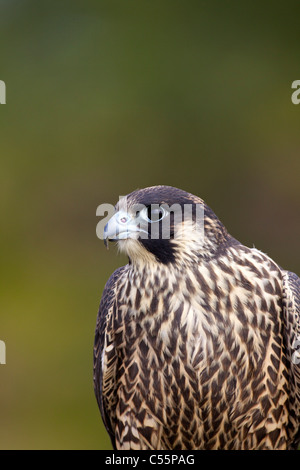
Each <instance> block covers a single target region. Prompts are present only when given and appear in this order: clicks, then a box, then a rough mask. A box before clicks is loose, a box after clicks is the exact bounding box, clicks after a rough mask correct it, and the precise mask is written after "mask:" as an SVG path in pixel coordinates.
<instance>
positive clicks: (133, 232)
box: [103, 211, 148, 249]
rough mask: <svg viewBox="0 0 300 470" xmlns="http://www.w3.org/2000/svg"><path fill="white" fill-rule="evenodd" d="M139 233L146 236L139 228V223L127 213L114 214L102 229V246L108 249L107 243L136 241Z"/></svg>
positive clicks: (144, 231)
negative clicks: (132, 239) (128, 239)
mask: <svg viewBox="0 0 300 470" xmlns="http://www.w3.org/2000/svg"><path fill="white" fill-rule="evenodd" d="M139 232H143V233H146V234H148V232H146V230H143V229H142V228H141V227H140V225H139V222H138V221H137V220H136V219H134V218H132V216H130V215H129V214H128V213H127V212H125V211H119V212H116V214H114V215H113V216H112V217H111V219H110V220H109V221H108V222H107V224H106V225H105V227H104V235H103V241H104V245H105V246H106V248H107V249H108V242H109V241H117V240H126V239H127V238H135V239H137V238H138V234H139Z"/></svg>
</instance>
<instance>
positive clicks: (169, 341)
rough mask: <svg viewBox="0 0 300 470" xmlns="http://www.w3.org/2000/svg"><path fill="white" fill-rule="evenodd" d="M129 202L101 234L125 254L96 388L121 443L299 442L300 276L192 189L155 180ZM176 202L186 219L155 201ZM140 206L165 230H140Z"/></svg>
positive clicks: (98, 344)
mask: <svg viewBox="0 0 300 470" xmlns="http://www.w3.org/2000/svg"><path fill="white" fill-rule="evenodd" d="M124 201H125V200H124ZM124 201H123V200H121V201H119V203H118V205H117V206H116V212H117V214H121V215H122V216H123V217H122V218H121V219H120V218H119V219H118V217H119V215H118V216H114V218H113V219H111V220H112V221H110V222H109V223H108V225H107V227H106V230H105V238H106V239H107V240H108V239H110V238H113V239H115V240H118V245H119V248H120V249H121V250H123V251H125V252H126V253H127V254H128V257H129V264H127V265H126V266H124V267H121V268H119V269H117V271H115V273H114V274H113V275H112V276H111V277H110V279H109V281H108V282H107V284H106V286H105V289H104V292H103V296H102V299H101V303H100V309H99V314H98V319H97V326H96V336H95V347H94V386H95V393H96V398H97V401H98V405H99V408H100V411H101V415H102V418H103V421H104V424H105V427H106V429H107V431H108V433H109V434H110V437H111V440H112V444H113V446H114V448H117V449H182V450H185V449H192V450H195V449H292V448H296V446H297V444H298V442H299V439H300V435H299V434H300V431H299V426H300V421H299V420H300V418H299V416H300V355H299V350H298V348H299V346H300V320H299V315H300V279H299V278H298V277H297V276H296V275H295V274H293V273H290V272H288V271H284V270H283V269H281V268H280V267H279V266H278V265H277V264H276V263H275V262H274V261H272V260H271V259H270V258H269V257H268V256H267V255H265V254H263V253H261V252H260V251H258V250H257V249H250V248H247V247H245V246H243V245H242V244H241V243H240V242H238V241H237V240H235V239H234V238H232V237H231V236H230V235H229V234H228V232H227V230H226V229H225V227H224V226H223V224H222V223H221V222H220V221H219V219H218V218H217V217H216V215H215V214H214V213H213V211H212V210H211V209H210V208H209V207H208V206H207V205H206V204H205V203H204V202H203V201H202V200H201V199H200V198H198V197H196V196H193V195H191V194H189V193H186V192H185V191H181V190H179V189H176V188H172V187H168V186H156V187H151V188H146V189H142V190H138V191H135V192H133V193H131V194H130V195H129V196H128V197H127V199H126V202H127V207H125V203H124ZM175 203H176V204H179V206H181V207H183V206H184V204H191V205H192V209H193V210H192V213H191V219H190V220H184V221H183V222H181V221H179V222H178V220H175V219H174V218H172V215H170V214H169V213H167V212H165V211H164V210H162V211H161V212H159V211H158V210H157V205H158V206H159V207H164V204H165V205H169V206H172V204H175ZM138 204H139V205H141V204H143V205H144V206H146V209H145V210H144V212H140V211H138V213H137V212H136V211H135V210H134V208H136V206H137V205H138ZM153 204H155V205H156V206H155V207H156V208H155V210H153V212H151V208H152V207H153V206H151V205H153ZM197 206H198V207H200V208H201V209H202V210H203V216H204V218H203V219H202V222H203V226H202V230H201V227H200V226H199V225H196V226H195V221H196V219H195V213H196V211H195V209H196V208H197ZM125 209H126V210H125ZM145 211H146V212H145ZM155 211H156V212H155ZM124 214H127V215H128V217H127V216H125V215H124ZM141 214H142V215H141ZM138 216H139V221H141V220H144V221H145V220H147V221H148V231H149V230H150V229H149V227H150V226H153V222H155V223H156V224H157V225H158V228H159V230H158V234H159V235H158V238H156V239H150V238H144V237H142V236H141V234H142V233H144V236H145V231H146V230H145V227H146V225H144V226H143V222H142V224H141V223H140V224H139V225H138V224H135V221H136V220H137V217H138ZM126 217H127V219H128V220H127V221H125V219H126ZM141 217H142V219H141ZM143 217H144V219H143ZM165 217H170V221H171V222H170V227H171V231H170V237H169V238H164V237H163V236H162V231H161V224H162V220H163V219H164V218H165ZM116 220H117V221H120V220H121V222H118V224H119V225H118V228H119V232H116V231H115V228H116V227H115V225H116ZM125 222H126V223H125ZM121 223H122V224H123V223H125V225H126V227H125V226H123V227H121V228H120V224H121ZM134 224H135V225H134ZM113 225H114V230H112V226H113ZM124 227H125V228H124ZM136 227H138V228H139V230H140V231H138V230H137V229H136ZM141 227H143V232H142V231H141ZM114 231H115V232H114ZM113 232H114V234H113Z"/></svg>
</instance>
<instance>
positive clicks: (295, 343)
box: [282, 271, 300, 448]
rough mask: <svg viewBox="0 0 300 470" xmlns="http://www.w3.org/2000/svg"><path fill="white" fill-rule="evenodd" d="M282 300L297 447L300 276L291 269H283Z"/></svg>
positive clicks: (299, 429) (299, 438) (299, 435)
mask: <svg viewBox="0 0 300 470" xmlns="http://www.w3.org/2000/svg"><path fill="white" fill-rule="evenodd" d="M282 301H283V314H284V339H285V344H286V358H287V360H288V363H289V376H290V379H289V382H290V398H289V402H290V414H289V415H290V429H291V431H290V432H291V433H292V435H293V439H294V447H295V448H297V446H298V444H299V442H300V278H299V277H298V276H297V275H296V274H295V273H293V272H290V271H283V298H282Z"/></svg>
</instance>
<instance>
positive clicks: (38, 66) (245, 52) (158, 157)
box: [0, 0, 300, 449]
mask: <svg viewBox="0 0 300 470" xmlns="http://www.w3.org/2000/svg"><path fill="white" fill-rule="evenodd" d="M299 12H300V5H299V1H294V2H293V1H286V2H271V1H262V2H261V1H252V2H248V3H242V2H240V1H228V0H219V1H216V0H210V1H199V0H198V1H193V0H188V1H186V2H183V1H179V0H167V1H166V0H163V1H157V0H152V1H145V0H139V1H137V0H136V1H133V0H127V1H124V0H122V1H114V0H107V1H103V0H97V1H96V0H94V1H92V0H87V1H85V2H83V1H76V0H75V1H74V0H72V1H64V0H60V1H54V0H51V1H37V0H36V1H30V0H0V79H1V80H4V81H5V83H6V86H7V104H6V105H1V106H0V151H1V153H0V158H1V160H0V161H1V167H0V169H1V171H0V178H1V183H0V214H1V233H0V241H1V272H0V284H1V288H0V292H1V296H0V302H1V305H0V306H1V311H0V339H1V340H3V341H5V343H6V348H7V364H6V365H1V366H0V384H1V385H0V416H1V418H0V447H1V448H2V449H108V448H110V441H109V439H108V437H107V435H106V432H105V430H104V428H103V426H102V423H101V419H100V415H99V412H98V408H97V405H96V400H95V398H94V393H93V382H92V349H93V340H94V338H93V337H94V328H95V322H96V315H97V310H98V304H99V301H100V297H101V293H102V289H103V287H104V284H105V281H106V280H107V279H108V277H109V275H110V273H111V272H112V271H113V270H114V269H115V268H116V267H117V266H119V265H121V264H124V262H126V259H125V258H124V257H122V256H120V255H118V254H117V251H116V249H114V248H112V249H111V250H110V251H109V252H107V251H106V250H105V248H104V246H103V243H102V242H101V241H100V240H99V239H97V237H96V232H95V230H96V224H97V222H98V220H99V219H97V218H96V208H97V206H98V205H99V204H101V203H103V202H107V203H113V204H114V203H116V202H117V200H118V197H119V195H124V194H127V193H129V192H131V191H132V190H134V189H136V188H138V187H139V188H141V187H145V186H149V185H155V184H168V185H173V186H177V187H179V188H182V189H185V190H187V191H190V192H192V193H194V194H197V195H199V196H201V197H202V198H204V199H205V200H206V202H207V203H208V204H209V205H210V206H211V207H212V208H213V209H214V211H215V212H216V213H217V215H218V216H219V217H220V218H221V220H222V221H223V222H224V224H225V225H226V226H227V228H228V230H229V231H230V233H232V235H233V236H235V237H236V238H238V239H240V240H241V241H242V242H243V243H245V244H247V245H249V246H253V244H254V245H255V246H256V247H257V248H259V249H261V250H262V251H264V252H266V253H268V254H269V255H270V256H271V257H272V258H274V259H275V260H276V261H277V262H278V263H279V264H280V265H282V266H283V267H286V268H289V269H291V270H294V271H296V272H297V273H298V274H300V254H299V238H300V217H299V212H300V198H299V196H300V184H299V170H300V155H299V148H300V105H299V106H296V105H293V104H292V102H291V94H292V89H291V84H292V82H293V81H294V80H296V79H300V69H299V64H300V62H299V51H300V49H299V36H300V32H299Z"/></svg>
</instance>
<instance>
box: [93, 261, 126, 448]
mask: <svg viewBox="0 0 300 470" xmlns="http://www.w3.org/2000/svg"><path fill="white" fill-rule="evenodd" d="M127 268H128V266H127V265H126V266H122V267H120V268H118V269H116V271H114V273H113V274H112V275H111V276H110V278H109V279H108V281H107V283H106V285H105V287H104V290H103V293H102V297H101V301H100V307H99V311H98V316H97V322H96V330H95V340H94V390H95V395H96V399H97V402H98V406H99V409H100V412H101V415H102V419H103V422H104V424H105V427H106V429H107V431H108V433H109V435H110V437H111V440H112V444H113V445H114V431H113V423H112V421H111V418H110V416H112V414H111V413H110V411H109V409H110V407H113V401H114V393H110V392H111V391H113V389H114V387H115V373H114V371H115V368H116V360H117V358H116V354H115V350H114V347H113V339H112V337H111V334H110V331H109V330H110V329H111V324H110V318H111V313H112V311H113V306H114V303H115V300H116V288H117V285H118V282H119V281H120V279H121V278H122V276H123V275H124V273H125V272H126V270H127ZM107 396H110V398H111V402H109V400H107V398H106V397H107Z"/></svg>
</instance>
